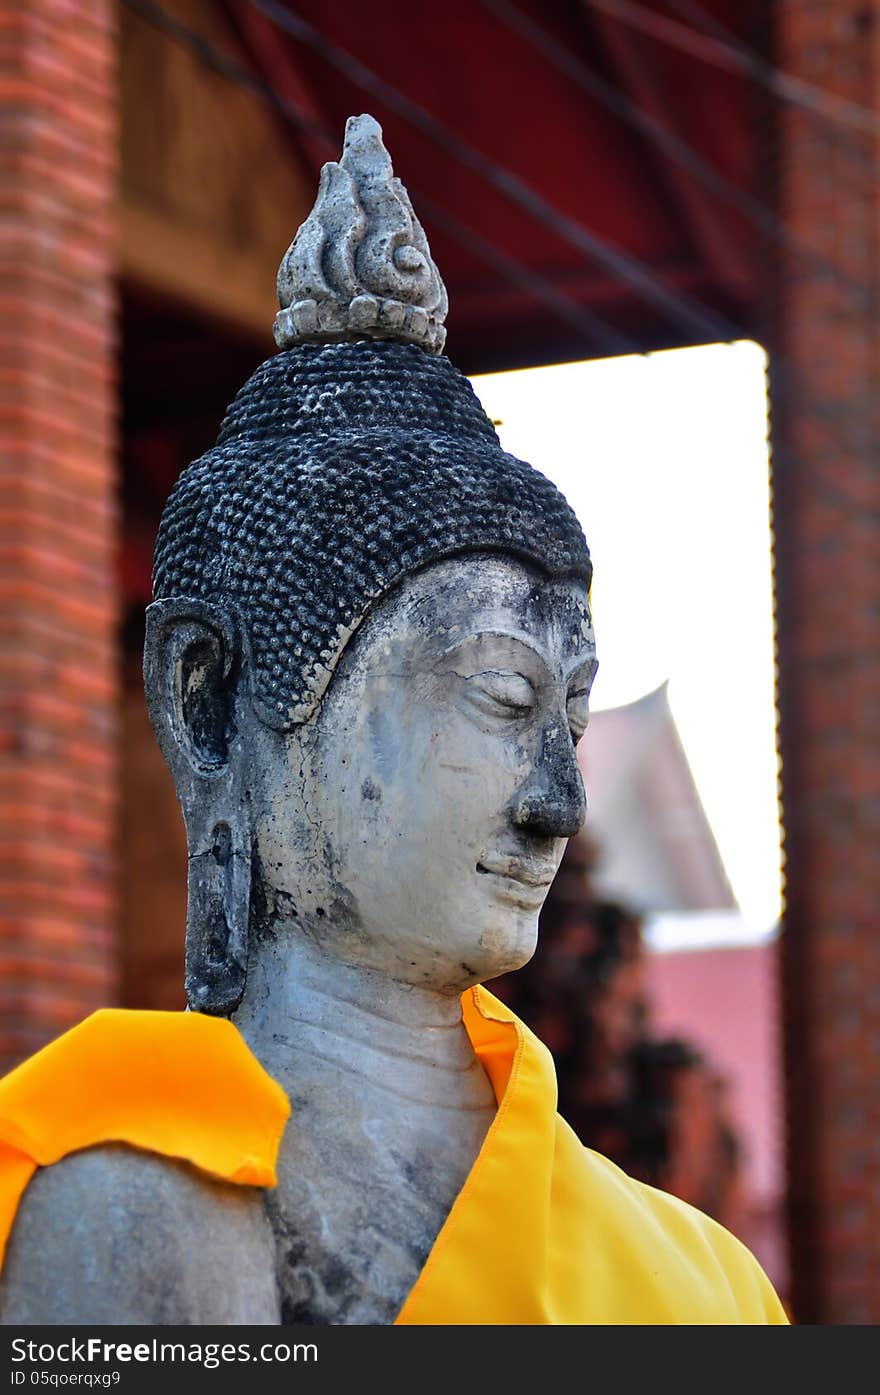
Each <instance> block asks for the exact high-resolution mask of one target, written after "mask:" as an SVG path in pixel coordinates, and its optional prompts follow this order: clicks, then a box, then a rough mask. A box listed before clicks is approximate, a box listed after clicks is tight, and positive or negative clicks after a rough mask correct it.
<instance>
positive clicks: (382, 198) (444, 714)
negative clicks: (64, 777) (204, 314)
mask: <svg viewBox="0 0 880 1395" xmlns="http://www.w3.org/2000/svg"><path fill="white" fill-rule="evenodd" d="M278 285H279V298H280V301H281V310H280V313H279V315H278V316H277V318H276V325H275V334H276V339H277V341H278V344H279V348H280V352H279V353H278V354H276V355H275V356H274V357H272V358H271V359H269V360H268V361H267V362H266V363H264V364H263V365H262V366H261V367H260V368H258V369H257V371H256V372H255V373H254V374H253V376H252V377H251V378H250V379H249V381H248V382H247V383H246V384H245V385H244V387H243V388H242V389H241V391H240V392H239V393H238V395H237V397H236V398H235V400H234V402H233V403H232V405H231V406H230V408H229V410H228V412H227V415H226V418H225V420H224V422H223V424H222V427H221V430H220V434H219V437H218V440H217V443H216V445H215V446H214V447H213V448H212V449H211V450H209V451H208V452H207V454H206V455H204V456H202V457H201V458H200V459H199V460H197V461H195V462H194V463H193V464H192V465H190V466H189V467H188V468H187V469H186V470H184V471H183V473H182V474H181V476H180V478H179V480H178V482H177V484H176V485H175V487H174V489H173V491H172V493H171V496H170V498H169V500H168V502H167V505H166V508H165V511H164V514H163V518H162V522H161V525H160V529H159V535H158V540H157V545H156V556H155V566H154V575H153V586H154V596H155V600H154V602H153V604H152V605H151V606H150V607H149V609H148V612H147V641H146V649H145V683H146V689H147V699H148V706H149V709H150V715H151V718H152V721H153V725H154V728H155V731H156V734H157V738H158V740H159V744H160V747H161V749H162V751H163V754H164V755H165V758H166V760H167V761H168V764H169V766H170V768H171V771H172V774H173V776H174V779H175V783H176V786H177V791H178V796H179V798H180V802H181V807H182V810H183V814H184V819H185V822H186V826H187V838H188V847H189V882H188V897H189V900H188V914H187V954H186V988H187V995H188V999H189V1002H190V1005H191V1006H192V1007H193V1008H195V1009H197V1010H200V1011H207V1012H214V1013H229V1012H231V1011H233V1010H234V1009H235V1007H236V1005H237V1004H238V1002H239V1001H240V999H241V996H242V993H243V991H244V987H245V983H246V975H247V963H248V955H249V953H251V952H256V951H257V949H258V947H259V945H260V944H262V943H264V942H265V941H266V940H269V939H271V940H274V941H276V942H283V938H284V937H285V936H290V935H303V936H307V937H308V938H309V939H310V940H311V941H312V942H313V943H315V944H317V945H319V946H320V947H321V949H322V950H323V951H325V952H326V953H327V954H328V955H331V956H336V957H337V958H341V959H343V960H345V961H347V962H350V963H353V964H359V965H363V966H365V967H371V968H375V969H379V970H381V971H383V972H386V973H390V974H392V975H393V976H394V977H395V978H398V979H402V980H403V981H406V982H413V983H419V984H426V985H429V986H432V987H435V988H440V989H442V990H444V991H449V992H455V991H460V990H461V989H463V988H464V987H466V986H468V985H469V984H471V983H474V982H478V981H480V980H482V979H484V978H489V977H493V976H495V975H496V974H500V973H502V972H505V971H506V970H509V969H511V968H514V967H517V966H518V965H519V964H521V963H524V962H525V961H526V960H527V959H528V958H529V957H530V955H531V953H532V952H533V950H534V945H535V936H536V927H537V917H538V912H539V910H540V906H541V903H542V901H543V898H544V895H545V894H546V891H547V888H548V886H549V883H550V881H551V880H552V876H553V875H554V873H555V871H556V868H557V866H558V864H559V861H560V859H561V856H562V852H563V850H564V847H565V842H566V840H567V839H568V838H569V837H570V836H571V835H572V834H573V833H575V832H576V831H577V830H578V828H579V827H580V825H581V823H582V821H583V816H584V809H585V805H584V794H583V788H582V784H581V780H580V774H579V772H578V767H577V760H576V755H575V744H576V741H577V738H578V737H579V735H580V734H581V732H582V730H583V727H584V726H585V724H586V709H587V699H588V696H589V688H590V684H591V682H592V677H593V674H594V671H595V667H596V661H595V649H594V643H593V634H592V627H591V623H590V613H589V599H588V593H589V586H590V579H591V567H590V559H589V552H588V550H587V546H586V543H585V541H584V538H583V534H582V532H581V529H580V526H579V524H578V522H577V520H576V518H575V515H574V513H573V512H572V510H571V509H570V507H569V506H568V504H567V503H566V501H565V500H564V498H563V497H562V495H561V494H560V493H559V492H558V490H557V489H556V488H555V486H554V485H552V484H551V483H550V482H549V481H548V480H547V479H546V478H545V477H544V476H543V475H541V474H539V473H538V471H536V470H534V469H533V468H532V467H531V466H530V465H527V464H525V463H524V462H522V461H519V460H516V459H514V458H513V457H512V456H510V455H507V454H506V453H505V452H504V451H503V450H502V449H501V446H500V443H499V441H498V438H497V435H496V433H495V430H494V427H493V425H492V423H491V422H490V421H489V419H488V417H487V416H486V414H485V412H484V411H483V409H482V407H481V406H480V403H479V401H478V400H477V398H476V396H475V394H474V392H473V390H472V388H471V386H470V384H469V382H468V381H467V379H466V378H465V377H464V376H463V375H462V374H461V373H459V372H458V370H457V369H455V368H454V367H453V365H452V364H451V363H450V361H449V360H448V359H447V358H445V357H443V356H442V355H441V353H440V350H441V349H442V346H443V341H444V337H445V332H444V330H443V318H444V315H445V311H446V293H445V289H444V287H443V283H442V281H441V280H440V277H439V275H438V273H437V270H436V267H435V266H434V263H433V261H432V260H431V255H430V251H429V248H428V244H427V241H426V240H425V236H424V233H423V231H422V229H421V227H420V225H419V223H418V221H417V219H416V217H415V214H414V213H413V210H412V207H411V205H410V203H409V199H408V197H407V195H406V191H405V190H404V189H403V186H402V185H401V184H400V182H399V180H397V179H395V178H394V177H393V173H392V170H391V163H390V160H389V157H388V155H387V152H386V151H385V149H384V146H383V145H382V141H381V132H380V130H379V127H378V126H377V124H376V123H375V121H373V120H372V118H371V117H367V116H362V117H359V118H353V119H352V120H350V121H349V123H348V126H347V130H346V140H345V149H344V152H343V155H342V158H341V159H340V161H339V162H338V163H334V164H330V165H325V167H324V169H323V170H322V173H321V183H320V190H319V195H318V200H317V202H316V205H315V208H314V209H313V211H312V213H311V215H310V217H309V218H308V220H307V221H306V222H305V223H304V224H303V225H302V227H301V228H300V230H299V232H298V234H297V236H296V239H295V240H294V242H293V244H292V246H291V248H290V249H289V251H288V253H287V254H286V256H285V258H284V261H283V262H282V265H281V270H280V272H279V278H278Z"/></svg>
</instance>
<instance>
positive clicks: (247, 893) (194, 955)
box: [144, 600, 252, 1016]
mask: <svg viewBox="0 0 880 1395" xmlns="http://www.w3.org/2000/svg"><path fill="white" fill-rule="evenodd" d="M246 668H247V664H246V653H245V647H244V644H243V641H242V632H241V628H240V626H239V625H238V623H237V622H236V620H235V618H234V617H233V616H232V615H231V613H230V612H229V611H227V610H226V609H225V608H221V607H218V606H212V605H207V604H205V603H203V602H200V601H189V600H167V601H158V602H156V603H155V604H154V605H151V606H150V607H149V608H148V610H147V633H146V643H145V646H144V686H145V689H146V695H147V706H148V709H149V713H150V718H151V721H152V723H153V729H154V731H155V733H156V739H157V740H158V742H159V746H160V748H161V750H162V754H163V755H164V757H165V760H166V761H167V763H168V766H169V769H170V770H171V774H172V776H173V778H174V783H175V786H176V788H177V796H178V799H179V800H180V806H181V810H182V812H183V817H184V822H185V824H186V837H187V852H188V866H189V872H188V878H187V913H186V971H185V984H186V996H187V1001H188V1003H189V1005H190V1007H191V1008H192V1009H193V1010H194V1011H196V1012H205V1013H211V1014H212V1015H214V1016H226V1015H228V1014H229V1013H232V1012H234V1011H235V1009H236V1008H237V1007H238V1005H239V1003H240V1002H241V998H242V994H243V993H244V988H245V983H246V980H247V949H248V922H249V916H250V898H251V861H252V816H251V807H250V797H249V793H248V790H247V788H246V781H245V773H244V765H245V762H244V760H243V759H242V752H241V750H240V742H239V733H238V730H237V727H236V721H235V703H236V694H237V691H238V687H239V684H240V683H241V682H243V681H246Z"/></svg>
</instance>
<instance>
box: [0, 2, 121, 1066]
mask: <svg viewBox="0 0 880 1395" xmlns="http://www.w3.org/2000/svg"><path fill="white" fill-rule="evenodd" d="M114 15H115V5H114V4H113V3H112V0H0V103H2V109H3V110H2V136H0V1068H5V1067H7V1066H9V1065H11V1064H12V1063H14V1062H15V1061H17V1060H19V1059H20V1058H21V1057H22V1056H24V1055H26V1054H27V1053H29V1052H30V1051H32V1050H33V1049H34V1048H36V1047H38V1046H40V1045H42V1044H43V1043H44V1042H46V1041H47V1040H48V1039H50V1038H51V1037H53V1036H55V1035H57V1034H58V1033H59V1032H61V1031H62V1030H64V1029H65V1028H66V1027H68V1026H69V1025H70V1024H71V1023H73V1022H75V1021H77V1020H79V1019H80V1018H82V1017H83V1016H85V1014H86V1013H88V1012H89V1011H91V1010H92V1009H93V1008H94V1007H96V1006H98V1005H99V1004H105V1003H108V1002H110V1001H112V998H113V994H114V983H115V967H114V963H115V943H114V925H115V887H114V875H115V874H114V854H113V844H114V837H115V823H116V802H117V800H116V753H115V742H116V708H117V687H118V679H117V661H116V596H115V590H116V587H115V579H114V570H115V566H114V563H115V555H114V549H115V546H116V531H117V503H116V489H117V484H116V466H115V449H114V445H115V443H114V415H115V384H114V333H115V331H114V285H113V281H114V268H115V251H114V243H115V235H114V226H113V222H114V200H115V194H114V175H115V161H116V140H117V134H116V94H115V90H114V86H115V72H114V61H115V35H114Z"/></svg>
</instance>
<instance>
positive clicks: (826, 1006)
mask: <svg viewBox="0 0 880 1395" xmlns="http://www.w3.org/2000/svg"><path fill="white" fill-rule="evenodd" d="M773 10H774V15H775V25H776V33H775V40H776V61H777V63H778V65H779V67H781V68H782V69H784V70H785V71H786V72H788V73H791V74H794V75H796V76H797V77H799V78H801V79H804V80H806V81H807V82H808V83H810V84H813V85H814V86H815V87H816V88H818V89H821V90H822V91H824V92H825V93H830V94H834V95H836V96H838V97H840V98H843V99H845V100H846V101H848V102H851V103H855V104H858V105H859V106H860V107H862V108H865V109H867V110H868V111H870V112H873V113H874V117H873V120H874V122H875V123H878V122H880V117H878V112H880V107H878V89H877V83H878V75H880V65H878V55H880V48H878V45H880V0H786V3H784V4H783V3H781V2H778V3H776V4H775V6H774V7H773ZM777 111H778V116H777V120H778V122H779V126H778V133H779V141H778V146H777V155H778V180H779V184H778V193H779V202H780V211H781V213H782V215H783V216H784V217H785V219H786V221H787V223H788V226H789V229H790V231H791V233H792V234H793V236H794V237H795V238H796V239H798V240H799V241H800V242H801V243H802V244H803V245H804V246H806V247H807V248H810V249H812V250H813V251H814V252H815V253H816V254H818V256H820V257H821V258H822V259H824V260H825V261H826V262H829V263H835V264H836V265H837V267H838V268H839V275H838V277H837V279H836V280H835V279H833V278H832V279H829V278H827V277H823V276H822V275H821V274H819V272H818V271H817V270H816V269H815V268H814V269H813V270H812V271H807V270H805V267H804V264H803V260H802V259H801V258H797V257H795V256H793V255H789V256H783V255H781V254H779V253H777V254H776V257H775V258H774V261H773V262H772V263H771V269H772V274H773V275H774V276H775V277H776V278H777V281H776V285H777V297H778V298H777V302H776V325H775V335H774V338H775V344H774V347H775V348H776V349H777V350H781V351H782V353H783V354H784V355H785V366H784V368H780V366H779V360H777V362H776V367H775V369H774V370H773V372H772V374H771V386H772V393H773V446H774V525H775V532H776V583H777V595H778V650H779V668H780V672H779V700H780V713H781V738H782V756H783V773H782V795H783V808H784V821H785V830H786V832H785V852H786V910H785V917H784V934H783V938H782V991H783V1008H784V1019H785V1034H786V1058H787V1059H786V1074H787V1112H788V1120H787V1124H788V1189H789V1229H790V1244H791V1255H792V1266H791V1269H792V1286H793V1305H794V1311H795V1316H796V1318H797V1319H798V1320H799V1321H801V1322H808V1323H877V1322H880V1244H878V1236H880V1087H878V1070H880V933H878V932H880V924H878V919H880V858H878V846H880V643H878V639H880V626H878V618H880V566H878V550H880V549H878V535H877V526H876V515H877V508H878V504H880V472H878V465H877V460H878V454H877V453H878V440H880V435H878V426H880V421H878V403H880V360H878V348H880V341H878V298H877V278H878V265H880V263H878V231H880V225H878V214H880V200H878V190H880V184H878V175H880V169H878V144H877V139H878V138H877V134H876V132H873V133H872V132H870V131H867V130H862V129H858V128H857V127H856V126H854V125H853V124H852V122H851V121H848V122H846V123H843V122H841V121H838V120H835V119H834V115H833V113H830V112H825V113H823V114H821V115H820V114H818V113H815V112H810V111H808V110H805V109H804V108H803V107H801V106H798V105H794V104H785V103H783V104H781V105H779V106H778V107H777ZM842 114H846V113H842ZM849 115H850V117H851V116H852V112H850V113H849ZM872 512H873V515H874V517H873V519H872V517H871V514H872Z"/></svg>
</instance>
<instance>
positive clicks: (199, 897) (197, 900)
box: [185, 814, 251, 1016]
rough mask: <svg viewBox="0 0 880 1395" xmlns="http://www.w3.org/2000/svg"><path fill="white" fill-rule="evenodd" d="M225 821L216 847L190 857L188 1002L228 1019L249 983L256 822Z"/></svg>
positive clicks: (214, 838)
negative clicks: (252, 845)
mask: <svg viewBox="0 0 880 1395" xmlns="http://www.w3.org/2000/svg"><path fill="white" fill-rule="evenodd" d="M232 819H233V822H232V823H230V822H228V821H226V820H222V819H221V820H219V821H218V822H217V823H215V824H214V827H213V828H212V830H211V836H210V845H209V846H208V847H207V848H206V849H204V850H203V851H197V852H195V853H194V852H192V851H190V856H189V875H188V878H187V907H186V979H185V982H186V997H187V1002H188V1003H189V1005H190V1007H191V1008H192V1009H193V1011H194V1012H207V1013H211V1014H212V1015H214V1016H226V1015H228V1014H229V1013H231V1012H234V1011H235V1009H236V1008H237V1007H238V1005H239V1003H240V1002H241V998H242V994H243V993H244V988H245V983H246V981H247V948H248V918H249V914H250V895H251V848H250V821H249V819H247V818H245V817H239V818H236V817H235V815H234V814H233V815H232Z"/></svg>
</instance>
